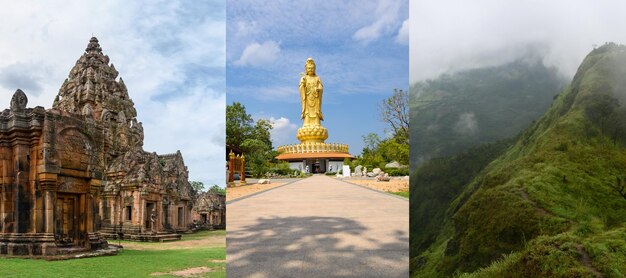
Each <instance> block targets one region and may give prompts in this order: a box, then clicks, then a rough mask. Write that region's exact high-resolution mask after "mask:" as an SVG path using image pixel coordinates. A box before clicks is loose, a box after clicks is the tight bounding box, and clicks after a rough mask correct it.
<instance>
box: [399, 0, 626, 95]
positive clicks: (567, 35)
mask: <svg viewBox="0 0 626 278" xmlns="http://www.w3.org/2000/svg"><path fill="white" fill-rule="evenodd" d="M409 25H410V44H411V47H410V60H411V63H410V64H411V65H410V75H411V78H410V82H411V83H413V82H416V81H420V80H424V79H429V78H434V77H437V76H438V75H439V74H441V73H444V72H447V71H457V70H461V69H469V68H476V67H483V66H493V65H499V64H502V63H505V62H509V61H512V60H515V59H518V58H521V57H522V56H523V55H524V54H526V53H528V52H529V49H538V50H540V53H541V54H543V55H545V56H544V63H545V64H546V65H549V66H556V67H557V68H558V69H559V70H560V71H561V73H563V74H565V75H566V76H568V77H572V76H573V74H574V73H575V72H576V69H577V68H578V65H579V64H580V63H581V62H582V59H583V58H584V57H585V56H586V55H587V54H588V53H589V51H591V50H592V49H593V45H602V44H604V43H605V42H608V41H612V42H616V43H622V44H626V2H624V1H580V0H577V1H565V0H561V1H539V0H536V1H496V0H493V1H460V0H459V1H413V2H411V6H410V24H409Z"/></svg>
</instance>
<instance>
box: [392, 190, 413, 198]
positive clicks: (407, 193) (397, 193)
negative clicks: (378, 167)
mask: <svg viewBox="0 0 626 278" xmlns="http://www.w3.org/2000/svg"><path fill="white" fill-rule="evenodd" d="M389 193H391V194H395V195H398V196H402V197H404V198H409V191H400V192H389Z"/></svg>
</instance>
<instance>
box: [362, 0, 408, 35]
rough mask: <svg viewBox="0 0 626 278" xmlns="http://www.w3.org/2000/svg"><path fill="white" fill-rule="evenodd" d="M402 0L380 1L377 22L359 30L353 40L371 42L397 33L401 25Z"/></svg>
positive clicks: (377, 9)
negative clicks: (394, 32) (391, 33)
mask: <svg viewBox="0 0 626 278" xmlns="http://www.w3.org/2000/svg"><path fill="white" fill-rule="evenodd" d="M403 3H404V2H403V1H402V0H379V2H378V7H377V8H376V20H375V21H374V22H372V23H371V24H370V25H368V26H365V27H362V28H361V29H359V30H357V31H356V32H355V33H354V35H352V38H353V39H355V40H357V41H363V42H369V41H372V40H376V39H378V38H379V37H380V36H382V35H383V34H387V33H390V32H393V31H395V30H394V29H395V28H397V25H399V20H400V13H399V12H400V7H402V5H403Z"/></svg>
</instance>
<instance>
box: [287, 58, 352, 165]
mask: <svg viewBox="0 0 626 278" xmlns="http://www.w3.org/2000/svg"><path fill="white" fill-rule="evenodd" d="M304 70H305V74H304V75H303V76H302V78H301V79H300V86H299V89H300V102H301V104H302V110H301V114H300V115H301V118H302V120H303V123H302V127H301V128H299V129H298V132H297V134H296V137H297V138H298V140H300V144H291V145H284V146H280V147H278V148H277V150H278V152H279V155H278V156H277V157H276V159H278V160H283V161H288V162H289V165H290V168H291V169H294V170H299V171H303V172H307V173H325V172H337V171H339V169H341V167H342V166H343V160H344V159H345V158H349V159H351V158H353V156H352V155H350V153H349V152H348V145H346V144H337V143H326V142H325V141H326V139H328V130H326V128H325V127H323V126H322V124H321V121H323V120H324V116H323V114H322V94H323V91H324V87H323V86H322V80H321V78H320V77H319V76H318V75H317V74H316V73H315V70H316V65H315V62H314V61H313V59H311V58H309V59H307V61H306V64H305V65H304Z"/></svg>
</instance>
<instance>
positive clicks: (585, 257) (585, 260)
mask: <svg viewBox="0 0 626 278" xmlns="http://www.w3.org/2000/svg"><path fill="white" fill-rule="evenodd" d="M576 251H578V254H580V262H581V263H582V264H583V265H584V266H585V267H586V268H587V270H589V271H590V272H591V273H593V275H595V276H596V277H598V278H603V277H604V275H603V274H602V273H601V272H600V271H598V269H597V268H595V267H594V266H593V265H592V264H591V257H590V256H589V253H587V251H585V249H584V248H583V246H582V245H580V244H578V245H576Z"/></svg>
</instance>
